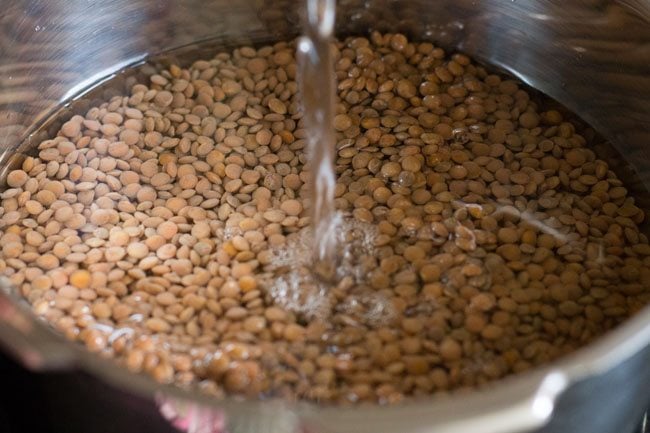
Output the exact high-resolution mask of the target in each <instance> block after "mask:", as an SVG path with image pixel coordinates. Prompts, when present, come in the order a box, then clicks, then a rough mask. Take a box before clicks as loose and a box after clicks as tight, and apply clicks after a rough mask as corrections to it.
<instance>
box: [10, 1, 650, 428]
mask: <svg viewBox="0 0 650 433" xmlns="http://www.w3.org/2000/svg"><path fill="white" fill-rule="evenodd" d="M299 6H300V4H299V2H295V1H293V0H241V1H237V2H229V1H222V0H213V1H210V2H206V1H201V0H177V1H155V0H103V1H96V0H51V1H48V2H40V1H36V0H9V1H5V2H3V10H2V11H0V174H4V173H5V172H6V170H7V169H8V168H9V167H11V166H12V165H13V164H14V163H15V162H17V161H19V160H20V158H21V154H22V152H25V151H27V150H28V149H29V145H30V143H32V142H37V141H38V139H39V136H38V135H33V134H32V133H34V131H36V130H37V129H38V128H39V127H40V126H42V125H43V124H44V123H45V122H46V121H47V119H48V118H50V116H51V115H52V114H53V113H55V112H56V110H57V109H58V108H59V107H60V106H61V103H62V102H65V101H67V100H69V99H70V98H71V97H73V96H75V95H78V94H80V93H82V92H83V91H84V90H85V89H87V88H88V87H89V86H91V85H93V84H95V83H96V82H98V81H100V80H102V79H105V78H107V77H110V76H111V75H112V74H114V73H115V72H117V71H119V70H120V69H123V68H124V67H126V66H128V65H131V64H135V63H138V62H140V61H142V60H143V59H144V58H146V57H147V56H150V55H152V54H157V53H160V52H163V51H167V50H170V49H173V48H177V47H181V46H185V45H188V44H192V43H195V42H198V41H202V40H206V39H214V40H215V41H217V42H220V43H222V44H227V45H233V44H238V43H255V42H259V41H267V40H274V39H282V38H287V37H291V36H294V35H296V34H297V32H298V27H297V24H296V23H297V22H298V20H297V10H298V8H299ZM337 23H338V32H339V33H340V34H347V33H357V34H358V33H367V32H368V30H370V29H376V30H380V31H401V32H404V33H407V34H409V35H410V36H412V37H413V38H416V39H420V40H431V41H435V42H437V43H439V44H441V45H443V46H445V47H446V48H449V49H459V50H461V51H464V52H466V53H468V54H470V55H472V56H474V57H476V58H478V59H480V60H482V61H484V62H486V63H489V64H492V65H495V66H497V67H500V68H503V69H505V70H506V71H508V72H510V73H512V74H513V75H515V76H517V77H519V78H521V79H522V80H523V81H525V82H526V83H528V84H530V85H531V86H532V87H534V88H537V89H539V90H541V91H542V92H544V93H546V94H548V95H550V96H551V97H553V98H555V99H557V100H558V101H559V102H561V103H562V104H564V105H565V106H567V107H568V108H569V109H571V110H573V111H575V112H577V113H578V114H579V115H580V116H582V118H583V119H585V120H586V121H588V122H589V123H590V124H591V125H593V126H594V127H595V128H596V130H597V131H598V132H599V133H601V134H602V135H603V136H604V137H605V138H607V139H608V140H609V141H611V142H612V143H613V146H614V148H615V149H616V150H618V152H619V154H620V155H622V156H623V157H622V159H623V160H625V161H626V162H627V163H629V164H622V165H621V166H620V168H619V175H620V176H622V177H623V178H624V179H625V180H626V181H627V183H628V185H632V186H631V188H632V190H633V191H634V192H635V194H636V195H637V196H638V197H639V199H640V202H641V204H642V205H644V207H645V208H646V211H647V209H648V206H647V205H646V204H647V203H648V202H647V200H644V198H645V197H646V194H647V192H646V191H647V190H648V187H649V186H650V150H649V149H650V147H649V146H648V143H650V2H649V1H647V0H618V1H617V0H566V1H559V0H557V1H555V0H549V1H536V0H516V1H515V0H512V1H503V0H479V1H477V0H439V1H436V2H430V1H425V0H416V1H397V0H375V1H361V0H341V1H339V12H338V19H337ZM98 96H101V95H98ZM84 103H85V102H84V101H83V100H81V101H79V102H77V106H83V104H84ZM73 108H74V105H73ZM30 134H32V135H30ZM613 155H614V154H613ZM0 177H1V176H0ZM2 289H3V290H1V291H0V341H1V342H2V344H3V345H4V346H5V347H6V348H8V349H9V350H10V351H11V352H13V353H14V354H15V355H16V356H17V358H18V359H19V360H20V361H21V362H22V363H23V365H25V366H26V367H29V368H33V369H55V368H62V369H81V370H84V371H85V372H87V373H89V374H90V375H91V376H94V377H96V378H98V379H99V380H101V381H103V382H105V383H107V384H109V385H110V387H112V388H114V389H119V390H120V393H116V394H115V395H116V396H120V395H123V394H122V393H123V392H126V393H129V394H138V395H141V396H144V397H146V398H152V397H153V396H154V395H155V394H156V393H160V392H163V393H165V394H166V395H172V396H176V397H178V398H181V399H186V400H192V401H196V402H200V403H201V404H205V405H207V406H209V407H213V408H219V409H220V410H224V411H225V413H226V414H227V417H228V419H229V420H230V422H231V427H232V428H231V431H241V432H242V433H243V432H246V433H255V432H258V431H265V432H271V431H278V432H280V431H286V429H287V428H288V426H290V423H293V422H300V423H303V424H306V425H308V426H311V428H312V430H314V431H317V432H332V433H349V432H360V433H361V432H371V431H372V432H376V433H381V432H386V433H392V432H396V431H401V432H436V433H442V432H447V433H452V432H467V431H477V432H479V431H480V432H495V433H496V432H501V433H506V432H523V431H529V430H535V429H536V430H537V431H543V432H568V431H572V432H574V431H575V432H578V431H585V432H586V431H588V432H602V433H606V432H612V433H613V432H617V433H618V432H621V433H624V432H625V431H628V430H626V428H627V426H630V428H631V427H633V425H632V424H630V422H634V420H636V419H637V416H638V415H640V413H641V412H642V411H643V409H644V408H645V407H646V405H647V404H648V403H649V402H648V400H649V397H648V395H649V394H650V393H649V392H648V390H649V389H650V368H649V367H648V365H650V309H648V308H646V309H645V310H642V311H641V312H639V313H638V314H637V315H636V316H635V317H633V318H632V319H630V320H628V321H627V322H626V323H625V324H623V325H622V326H620V327H619V328H617V329H615V330H614V331H612V332H610V333H609V334H608V335H606V336H604V337H603V338H601V339H599V340H598V341H596V342H595V343H594V344H592V345H591V346H588V347H586V348H584V349H581V350H579V351H578V352H576V353H574V354H573V355H571V356H569V357H565V358H563V359H562V360H560V361H559V362H556V363H554V364H553V365H549V366H546V367H544V368H541V369H537V370H534V371H532V372H530V373H526V374H522V375H519V376H516V377H512V378H509V379H506V380H503V381H501V382H499V383H498V384H496V385H494V386H492V387H490V388H489V389H485V390H481V391H476V392H473V393H471V394H463V395H452V396H450V397H446V398H432V399H431V400H429V401H419V402H417V403H409V404H405V405H402V406H397V407H382V408H370V407H364V408H354V409H342V408H332V407H328V408H323V407H318V406H314V405H297V406H292V407H288V406H286V405H283V404H280V403H277V402H247V403H242V402H236V401H225V402H214V401H210V400H207V399H205V398H203V397H200V396H198V395H190V394H188V393H185V392H182V391H180V390H177V389H173V388H170V387H162V386H160V385H157V384H154V383H153V381H151V380H149V379H147V378H145V377H141V376H135V375H132V374H130V373H128V372H127V371H125V370H122V369H120V368H118V367H117V366H115V365H113V364H112V363H110V362H108V361H105V360H102V359H99V358H98V357H95V356H93V355H91V354H89V353H86V352H85V351H84V350H82V349H81V348H79V347H77V346H76V345H74V344H72V343H69V342H66V341H65V340H64V339H62V338H61V337H60V336H58V335H57V334H55V333H54V332H52V331H50V330H49V328H48V327H47V326H45V325H43V324H42V323H40V322H38V321H36V320H35V318H34V317H33V316H32V315H31V313H29V312H28V311H27V309H26V308H25V307H24V306H23V305H21V303H20V302H19V300H18V299H17V298H16V297H14V296H13V295H12V291H11V287H9V285H7V284H6V282H3V283H2ZM115 404H116V405H119V404H120V402H119V401H116V402H115Z"/></svg>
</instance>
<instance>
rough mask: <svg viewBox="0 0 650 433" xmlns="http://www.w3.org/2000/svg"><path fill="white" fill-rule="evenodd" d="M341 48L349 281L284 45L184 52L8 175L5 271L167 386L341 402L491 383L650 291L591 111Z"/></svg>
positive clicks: (642, 300)
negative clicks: (589, 126) (320, 242)
mask: <svg viewBox="0 0 650 433" xmlns="http://www.w3.org/2000/svg"><path fill="white" fill-rule="evenodd" d="M337 48H338V49H337V50H336V59H335V60H336V61H335V64H336V73H337V75H338V77H339V78H340V79H341V80H340V82H339V87H338V96H339V103H338V104H337V107H336V110H337V111H336V113H337V115H336V116H335V118H334V125H333V126H334V128H335V130H336V131H337V154H338V159H337V160H336V161H335V164H336V171H337V174H338V182H337V187H336V197H337V202H336V204H337V206H338V208H339V210H340V211H341V214H342V218H343V221H344V222H343V223H342V225H341V230H340V233H338V234H337V236H341V239H343V240H344V242H342V243H341V245H343V248H346V249H345V250H344V251H343V253H345V254H342V255H341V259H340V263H338V266H337V269H335V270H334V272H333V273H327V269H325V270H323V272H321V270H320V269H318V270H317V271H318V272H312V269H311V267H310V265H311V264H310V263H306V262H305V261H304V260H305V257H307V258H308V257H309V254H304V252H305V251H304V248H303V250H301V249H300V248H301V244H300V242H299V241H301V240H304V238H303V237H301V236H303V235H304V234H305V233H307V232H308V230H305V228H306V227H307V226H308V225H309V213H308V212H307V211H308V210H309V197H306V179H307V176H306V171H305V170H304V168H305V166H304V164H305V163H306V155H305V154H304V152H303V150H304V140H305V137H306V134H307V131H305V130H304V129H302V126H301V122H300V113H299V110H298V108H297V107H298V102H299V101H298V98H297V87H298V86H297V84H296V82H295V78H296V65H295V60H294V55H293V45H291V44H287V43H278V44H275V45H272V46H265V47H261V48H259V49H254V48H251V47H242V48H239V49H236V50H235V51H234V52H233V53H221V54H219V55H217V56H216V57H215V58H214V59H208V60H201V61H197V62H195V63H194V64H193V65H192V66H190V67H189V68H181V67H179V66H177V65H172V66H170V67H169V69H164V70H159V71H157V72H156V73H155V74H154V75H151V77H150V83H137V84H133V85H132V87H131V91H130V93H129V94H128V95H124V96H126V97H115V98H113V99H111V100H110V101H107V102H105V103H102V104H100V105H99V106H97V107H93V108H90V109H89V110H88V111H87V112H86V113H84V114H83V115H78V116H74V117H72V118H71V119H69V120H67V121H66V122H65V123H63V125H62V126H61V129H60V131H59V133H58V134H57V136H56V137H53V138H52V139H50V140H45V141H43V142H42V143H41V144H40V146H39V148H38V149H36V152H35V154H34V155H32V156H30V157H29V158H28V159H25V160H24V161H23V162H22V166H21V167H19V168H17V169H15V170H12V171H10V172H9V173H8V174H7V176H6V179H4V180H5V183H6V186H7V187H8V189H6V190H4V191H3V193H2V196H1V200H2V201H1V204H0V211H1V213H0V238H1V239H2V240H3V243H2V248H1V251H0V264H1V265H2V268H3V271H4V273H5V275H6V276H7V277H8V278H9V279H10V281H11V282H12V283H13V284H14V286H15V287H16V288H17V289H19V290H20V292H21V293H22V294H23V295H25V297H26V298H27V299H28V301H29V302H30V303H31V304H32V305H33V307H34V311H35V313H36V314H39V315H41V316H43V317H45V318H46V319H48V320H50V321H51V322H53V324H55V325H56V326H57V327H58V328H59V329H60V330H61V331H62V332H64V334H65V335H67V336H69V337H70V338H74V339H77V340H79V341H81V342H82V343H84V344H85V345H86V346H87V347H88V348H89V349H90V350H92V351H95V352H101V353H102V354H103V355H111V356H114V357H115V358H117V359H118V361H119V362H121V363H122V364H124V365H126V366H127V367H128V368H129V369H130V370H132V371H136V372H140V371H145V372H147V373H148V374H151V375H152V376H153V377H154V378H155V379H156V380H158V381H161V382H164V383H167V382H173V381H175V380H176V381H178V382H179V383H181V382H183V380H182V379H180V378H181V377H185V378H188V379H186V380H185V384H187V383H195V384H201V386H203V385H206V384H207V386H205V387H204V388H205V389H206V390H208V392H210V391H209V390H212V391H211V392H212V393H214V394H222V393H223V391H224V390H225V391H227V392H231V393H237V394H241V395H245V396H259V395H266V396H289V397H291V398H301V399H312V400H319V401H334V402H341V403H353V402H357V401H373V402H379V403H388V402H392V401H399V400H401V399H403V398H404V397H408V396H412V395H415V396H419V395H422V394H424V393H432V392H443V391H447V390H450V389H454V388H458V387H467V386H470V385H478V384H483V383H486V382H488V381H491V380H494V379H497V378H500V377H503V376H506V375H508V374H512V373H516V372H519V371H522V370H525V369H529V368H532V367H534V366H536V365H538V364H540V363H544V362H548V361H550V360H552V359H555V358H557V357H558V356H560V355H561V354H563V353H565V352H567V351H569V350H572V349H575V348H577V347H579V346H581V345H584V344H587V343H589V342H590V341H591V340H592V339H593V338H595V337H597V336H599V335H601V334H603V333H604V332H606V331H607V330H609V329H611V328H612V327H614V326H616V325H617V324H618V323H620V322H621V321H622V320H623V319H624V318H625V317H627V316H629V315H631V314H632V313H633V312H635V311H637V310H639V309H640V308H641V306H642V305H644V304H647V303H648V301H649V300H650V298H649V294H648V291H647V290H646V289H645V287H647V285H648V283H649V282H650V269H649V268H648V265H649V264H650V259H649V257H650V245H649V244H648V238H647V236H646V235H645V234H643V233H641V232H640V229H639V224H640V223H641V222H642V221H644V212H643V211H642V210H641V209H640V208H639V207H638V205H637V204H636V203H635V201H634V199H633V198H632V197H631V195H630V194H629V192H628V190H627V189H626V188H625V187H624V186H622V183H621V181H620V180H619V179H617V178H616V176H615V175H614V174H613V172H612V171H611V170H610V168H609V164H608V162H606V161H604V160H600V159H598V157H597V155H596V154H595V153H594V152H593V151H592V150H591V149H590V148H588V147H587V143H589V140H587V134H584V136H583V135H581V133H580V132H579V131H580V130H579V128H578V127H577V125H574V124H572V123H570V122H569V121H567V120H566V119H565V117H566V116H564V115H563V114H561V113H560V112H559V111H556V110H546V111H543V110H542V109H538V107H543V106H544V104H543V101H542V103H538V102H539V101H536V100H533V99H532V97H531V96H530V95H528V94H527V93H526V92H525V91H524V90H523V88H522V87H521V86H520V85H519V84H518V83H516V82H515V81H513V80H508V79H505V78H501V77H499V76H497V75H492V74H488V73H487V72H486V71H485V70H484V69H483V67H481V66H478V65H475V64H472V62H471V61H470V59H469V58H467V57H466V56H463V55H454V56H452V57H450V58H447V57H445V55H444V52H443V51H442V50H441V49H440V48H437V47H435V46H433V45H432V44H430V43H411V42H409V41H408V39H407V38H406V37H405V36H404V35H400V34H395V35H380V34H378V33H373V34H372V35H371V37H370V38H369V39H365V38H349V39H346V40H345V41H343V42H337ZM303 247H304V246H303ZM289 271H290V272H289ZM352 271H354V272H352ZM337 272H338V273H337ZM301 273H302V274H301ZM312 274H318V275H319V277H320V276H322V277H326V278H329V277H331V278H330V279H328V280H327V281H328V284H331V286H332V287H328V288H327V290H326V291H325V292H322V291H321V292H317V291H316V292H313V291H311V292H310V290H311V289H313V288H318V287H319V285H318V284H314V280H309V278H308V277H309V276H310V275H312ZM292 278H307V279H306V280H304V281H308V282H309V281H311V285H309V284H307V285H305V286H304V287H303V286H300V287H301V291H299V292H291V288H292V287H294V286H292V284H291V281H292V280H291V279H292ZM300 281H303V280H300ZM318 281H320V280H318ZM274 290H275V291H279V292H280V293H281V296H276V295H277V294H275V292H274ZM314 293H316V294H317V295H318V296H314ZM323 301H324V302H323ZM305 306H307V307H309V308H305ZM80 313H81V314H80ZM107 329H114V330H115V331H112V332H114V333H112V332H111V331H107ZM125 330H128V332H125ZM118 333H119V334H118ZM114 337H118V339H116V340H115V339H114ZM290 393H292V394H293V395H290Z"/></svg>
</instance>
